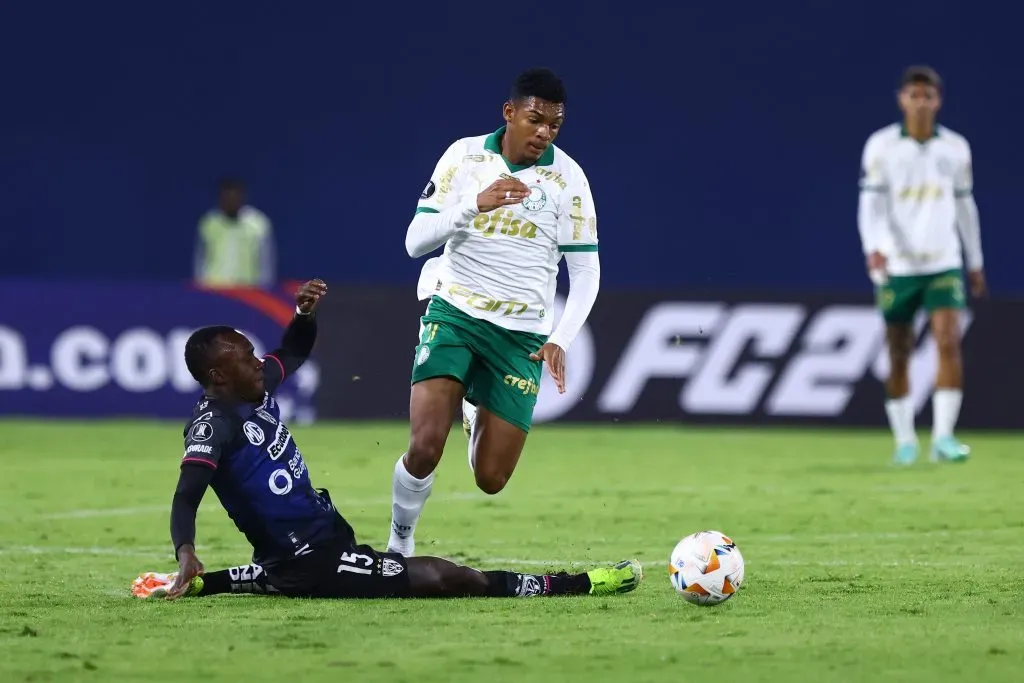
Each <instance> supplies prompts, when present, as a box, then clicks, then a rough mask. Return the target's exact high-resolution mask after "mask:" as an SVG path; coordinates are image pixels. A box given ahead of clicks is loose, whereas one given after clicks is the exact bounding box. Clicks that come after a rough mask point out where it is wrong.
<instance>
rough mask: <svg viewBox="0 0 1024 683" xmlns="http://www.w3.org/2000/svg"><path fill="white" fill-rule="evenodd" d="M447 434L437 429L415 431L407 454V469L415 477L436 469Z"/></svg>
mask: <svg viewBox="0 0 1024 683" xmlns="http://www.w3.org/2000/svg"><path fill="white" fill-rule="evenodd" d="M444 442H445V435H444V434H441V433H439V432H437V431H436V430H431V429H425V430H421V432H419V433H417V432H414V433H413V435H412V438H411V439H410V440H409V451H408V453H407V454H406V456H405V465H406V469H408V470H409V473H410V474H412V475H413V476H414V477H419V478H423V477H425V476H427V475H428V474H430V473H431V472H433V471H434V468H435V467H437V463H439V462H440V461H441V454H442V453H443V452H444Z"/></svg>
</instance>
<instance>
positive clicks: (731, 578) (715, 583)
mask: <svg viewBox="0 0 1024 683" xmlns="http://www.w3.org/2000/svg"><path fill="white" fill-rule="evenodd" d="M668 575H669V579H670V580H671V581H672V587H673V588H675V589H676V591H678V592H679V594H680V595H681V596H683V598H684V599H685V600H686V601H687V602H692V603H694V604H697V605H717V604H720V603H723V602H725V601H726V600H728V599H729V598H731V597H732V596H733V595H735V594H736V591H738V590H739V589H740V585H741V584H742V583H743V555H741V554H740V549H739V548H737V547H736V544H735V543H733V541H732V539H731V538H729V537H728V536H726V535H725V534H723V533H721V532H720V531H698V532H697V533H695V534H691V535H689V536H687V537H686V538H684V539H683V540H681V541H679V543H677V544H676V547H675V548H674V549H673V550H672V556H671V558H669V565H668Z"/></svg>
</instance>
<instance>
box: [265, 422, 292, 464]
mask: <svg viewBox="0 0 1024 683" xmlns="http://www.w3.org/2000/svg"><path fill="white" fill-rule="evenodd" d="M291 440H292V434H291V432H289V431H288V428H287V427H285V426H284V423H283V422H281V423H280V424H278V425H277V432H276V433H275V434H274V443H272V444H270V445H269V446H268V447H267V453H269V454H270V459H271V460H277V459H278V458H280V457H281V455H282V454H283V453H284V449H286V448H287V447H288V442H289V441H291Z"/></svg>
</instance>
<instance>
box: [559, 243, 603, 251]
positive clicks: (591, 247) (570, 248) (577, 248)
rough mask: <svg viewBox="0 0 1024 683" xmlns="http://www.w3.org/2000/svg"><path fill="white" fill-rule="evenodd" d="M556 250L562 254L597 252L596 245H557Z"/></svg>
mask: <svg viewBox="0 0 1024 683" xmlns="http://www.w3.org/2000/svg"><path fill="white" fill-rule="evenodd" d="M558 250H559V251H561V252H562V253H565V252H572V251H597V245H596V244H559V245H558Z"/></svg>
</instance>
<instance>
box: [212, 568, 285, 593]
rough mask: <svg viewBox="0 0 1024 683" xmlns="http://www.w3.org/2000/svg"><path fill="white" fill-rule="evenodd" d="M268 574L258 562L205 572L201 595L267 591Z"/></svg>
mask: <svg viewBox="0 0 1024 683" xmlns="http://www.w3.org/2000/svg"><path fill="white" fill-rule="evenodd" d="M267 592H269V591H268V588H267V574H266V572H264V571H263V567H260V566H259V565H256V564H243V565H242V566H241V567H232V568H230V569H222V570H220V571H217V572H207V573H206V574H203V590H201V591H199V595H219V594H221V593H267Z"/></svg>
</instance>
